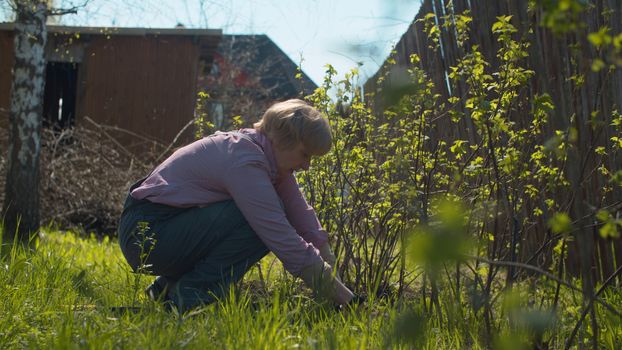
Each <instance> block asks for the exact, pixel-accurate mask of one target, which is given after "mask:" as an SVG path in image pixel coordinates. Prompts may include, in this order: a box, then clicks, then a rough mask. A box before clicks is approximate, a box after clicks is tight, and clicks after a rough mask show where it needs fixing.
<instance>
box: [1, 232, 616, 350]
mask: <svg viewBox="0 0 622 350" xmlns="http://www.w3.org/2000/svg"><path fill="white" fill-rule="evenodd" d="M271 259H273V258H267V259H264V260H263V262H262V264H263V265H262V266H263V267H262V276H263V281H261V279H260V278H259V274H258V270H257V269H254V270H253V272H252V273H251V274H249V276H248V277H247V278H246V279H245V281H244V283H242V285H241V286H238V288H236V289H235V290H232V291H231V293H230V295H229V297H228V298H227V299H225V300H224V301H222V302H220V303H216V304H212V305H209V306H206V307H204V308H201V309H198V310H195V311H193V312H191V313H189V314H186V315H177V314H174V313H169V312H167V311H165V310H164V309H163V308H162V307H161V306H160V305H157V304H155V303H153V302H151V301H150V300H146V299H145V297H144V296H143V293H142V290H143V288H144V287H145V286H146V285H147V284H148V283H150V281H151V279H152V278H151V277H149V276H139V275H136V274H133V273H131V272H130V271H129V268H128V266H127V265H126V263H125V261H124V259H123V257H122V255H121V252H120V250H119V248H118V246H117V244H116V242H115V241H114V240H108V239H104V240H98V239H96V238H94V237H90V238H79V237H78V236H76V235H75V234H73V233H64V232H58V231H46V232H45V233H44V234H43V235H42V237H41V239H40V240H39V242H38V244H37V247H36V249H35V250H25V249H24V248H22V247H19V246H6V245H5V246H4V249H3V254H2V257H1V258H0V263H1V264H0V268H1V270H2V272H0V284H1V286H2V288H0V315H1V316H0V348H18V349H20V348H45V349H51V348H52V349H53V348H57V349H70V348H93V349H108V348H136V349H167V348H169V349H178V348H191V349H206V348H208V349H222V348H229V349H247V348H251V349H271V350H272V349H292V348H303V349H315V348H319V349H381V348H382V349H384V348H404V349H409V348H423V349H468V348H472V349H482V348H486V347H487V345H486V342H485V341H484V337H483V323H482V322H483V321H482V316H481V313H477V312H474V311H472V309H471V308H470V307H468V302H466V301H460V302H457V301H456V300H455V297H452V296H451V295H450V289H449V288H445V289H443V290H446V292H443V294H441V298H440V300H441V308H442V311H443V312H442V315H443V316H442V317H441V318H439V317H438V316H437V315H438V313H433V312H427V313H426V312H423V311H422V310H423V306H422V302H421V300H422V298H421V295H420V293H419V292H417V294H416V295H414V296H413V298H412V300H410V301H400V302H397V303H393V304H390V303H387V302H385V301H379V300H375V301H374V300H371V301H370V302H368V304H367V305H365V306H363V307H359V308H357V309H354V310H346V311H342V312H336V311H335V310H334V309H333V308H332V307H330V306H328V305H325V304H321V303H318V302H316V301H315V300H313V299H312V298H311V297H310V294H309V293H308V291H306V290H304V289H303V288H302V287H301V282H299V281H295V280H293V279H292V278H290V277H288V276H287V275H285V274H282V273H281V270H282V268H281V267H280V264H279V263H278V262H276V263H274V262H273V261H272V260H271ZM606 298H607V300H608V301H609V302H610V303H611V304H612V305H620V303H621V301H622V297H621V295H620V293H619V292H617V293H613V294H611V293H610V294H609V295H607V297H606ZM465 299H466V297H465ZM575 304H576V301H575V300H573V297H572V295H570V294H565V295H564V300H563V305H562V307H563V308H569V307H571V306H572V305H575ZM115 306H138V307H140V310H139V311H138V312H125V313H123V312H116V311H113V310H112V308H113V307H115ZM562 307H560V310H564V311H563V312H565V311H566V310H565V309H563V308H562ZM577 312H579V310H576V311H573V312H568V314H569V315H570V316H569V318H568V319H564V318H563V317H558V320H559V321H558V322H556V323H555V325H554V326H552V328H550V329H548V330H547V331H546V332H545V338H546V339H551V340H550V343H549V345H550V346H551V348H561V347H563V344H564V340H565V336H567V335H568V334H569V332H570V330H571V328H572V326H573V325H574V320H575V319H576V315H575V314H576V313H577ZM599 314H601V315H603V317H602V318H601V320H600V326H601V336H600V340H601V345H602V348H605V349H616V348H617V346H618V345H619V344H620V341H621V340H622V330H621V329H620V326H619V324H620V320H619V319H617V318H616V316H611V315H607V314H606V312H602V311H600V310H599ZM563 315H564V314H563V313H562V314H561V316H563ZM527 316H528V317H533V315H531V316H529V315H527ZM500 319H501V320H502V319H503V316H501V317H500ZM497 325H500V326H499V329H497V330H495V332H494V334H496V336H495V338H498V339H510V340H511V341H510V342H508V341H505V343H504V342H503V341H501V340H495V339H493V340H491V344H495V345H494V346H495V347H497V348H507V349H510V348H521V347H520V345H521V343H522V342H526V341H527V340H528V339H530V333H529V332H526V331H524V330H521V328H520V327H519V326H516V325H513V326H510V325H509V324H508V322H504V321H500V322H498V323H497ZM583 333H586V332H583ZM581 336H583V337H587V336H588V335H587V334H581ZM506 343H507V344H506ZM517 345H518V347H516V346H517Z"/></svg>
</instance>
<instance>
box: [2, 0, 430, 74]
mask: <svg viewBox="0 0 622 350" xmlns="http://www.w3.org/2000/svg"><path fill="white" fill-rule="evenodd" d="M71 1H73V2H74V3H81V2H83V1H84V0H57V1H56V2H57V3H59V4H61V5H63V4H64V3H67V2H71ZM419 6H420V1H419V0H159V1H158V0H89V3H88V6H87V7H86V8H83V9H81V10H79V12H78V14H77V15H67V16H64V17H63V18H62V19H61V22H62V23H63V24H69V25H91V26H123V27H152V28H157V27H161V28H171V27H174V26H175V25H176V24H177V23H183V24H184V25H185V26H186V27H189V28H205V27H208V28H221V29H223V31H224V33H225V34H250V33H257V34H267V35H268V36H269V37H270V38H271V39H272V40H273V41H274V42H275V43H276V44H277V45H278V46H279V47H280V48H281V49H282V50H283V51H284V52H285V53H286V54H288V55H289V56H290V57H291V58H292V60H294V62H296V63H300V61H301V58H302V60H303V61H302V67H303V70H304V71H305V72H306V73H307V74H308V75H309V76H310V77H311V79H313V80H314V81H315V82H316V83H321V81H322V78H323V76H324V72H325V68H324V65H325V64H326V63H330V64H332V65H333V66H334V67H335V68H336V69H337V71H338V72H339V73H340V75H343V74H344V73H346V72H347V71H349V70H350V69H351V68H352V67H355V66H357V62H361V63H363V66H362V67H361V68H360V71H361V83H363V82H364V81H365V80H366V79H367V77H369V76H371V75H373V74H374V73H375V72H376V70H377V69H378V67H379V65H380V64H381V63H382V62H383V61H384V59H385V58H386V57H387V55H388V54H389V52H390V50H391V48H392V47H393V45H394V44H395V43H396V42H397V41H398V40H399V38H400V37H401V35H402V34H403V33H404V32H405V31H406V29H407V28H408V25H409V24H410V22H411V21H412V20H413V18H414V17H415V15H416V13H417V11H418V9H419ZM5 17H6V14H5Z"/></svg>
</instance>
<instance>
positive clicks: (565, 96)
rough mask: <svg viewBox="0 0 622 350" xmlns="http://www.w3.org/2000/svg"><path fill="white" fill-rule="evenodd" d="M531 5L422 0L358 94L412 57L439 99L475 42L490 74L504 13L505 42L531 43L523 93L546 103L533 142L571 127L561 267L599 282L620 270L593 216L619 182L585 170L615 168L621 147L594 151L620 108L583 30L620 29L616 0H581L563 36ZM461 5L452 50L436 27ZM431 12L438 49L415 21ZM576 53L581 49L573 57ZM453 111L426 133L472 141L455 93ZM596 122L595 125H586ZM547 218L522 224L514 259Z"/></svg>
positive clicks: (518, 112)
mask: <svg viewBox="0 0 622 350" xmlns="http://www.w3.org/2000/svg"><path fill="white" fill-rule="evenodd" d="M536 3H538V4H537V5H536V6H535V8H531V9H528V1H523V0H503V1H493V0H477V1H472V0H424V1H423V2H422V5H421V8H420V11H419V13H418V14H417V16H416V18H415V20H414V21H413V22H412V24H411V25H410V27H409V28H408V31H407V32H406V33H405V34H404V35H403V36H402V38H401V40H400V41H399V42H398V44H397V45H396V47H395V53H394V54H393V56H392V59H394V60H395V64H394V65H391V64H388V63H385V65H383V67H382V68H381V69H380V70H379V71H378V72H377V73H376V76H374V77H373V78H372V79H370V80H369V81H368V82H367V83H366V85H365V91H366V92H370V91H377V88H378V85H379V83H378V78H379V77H380V76H385V77H386V78H385V80H384V82H383V83H382V86H383V87H385V88H386V87H387V86H391V84H394V83H396V82H397V81H398V80H399V79H401V78H400V77H398V76H397V74H393V75H392V74H391V72H390V71H391V70H395V69H396V67H402V68H403V67H409V66H410V65H411V63H410V55H411V54H416V55H418V56H419V58H420V61H419V63H418V65H419V68H421V69H423V70H424V71H425V72H426V73H427V75H428V77H429V78H430V79H431V80H432V81H433V82H434V84H435V88H436V90H437V91H436V92H437V93H439V94H440V95H441V96H442V97H443V98H444V100H447V99H448V98H449V97H452V96H456V97H464V96H466V95H467V91H466V88H465V84H464V82H457V83H452V84H450V83H449V80H448V78H447V77H448V75H449V74H450V72H451V70H450V67H452V66H455V65H456V64H457V63H458V61H459V60H460V58H461V57H463V56H464V54H465V52H463V51H464V50H465V49H470V48H471V47H473V45H478V47H479V51H480V52H481V53H482V54H483V56H484V57H485V60H486V61H487V62H489V63H490V66H489V67H488V68H487V69H489V70H490V72H495V71H497V69H498V67H499V64H500V62H499V60H498V58H497V56H496V55H497V50H498V49H499V47H498V45H499V44H498V43H497V40H496V37H495V35H493V33H492V30H491V28H492V25H493V23H495V22H496V21H497V20H498V19H497V17H498V16H506V15H511V16H512V18H511V23H512V25H514V26H515V27H516V28H517V30H518V31H517V33H515V35H514V38H515V39H517V40H519V39H520V40H523V41H527V42H529V43H530V46H529V47H528V53H529V56H528V57H527V58H526V60H525V64H524V66H525V67H528V68H529V69H531V70H533V71H534V72H535V74H534V76H533V78H531V79H530V81H529V84H528V87H527V88H526V89H525V91H524V93H525V94H527V98H528V99H529V101H532V98H533V97H534V96H536V95H541V94H543V93H548V94H549V95H550V96H551V98H552V100H553V103H554V105H555V110H554V111H553V112H552V113H551V115H550V120H549V121H548V124H547V126H546V129H547V130H546V131H545V133H543V135H541V139H540V140H539V142H540V144H544V143H545V142H546V140H547V139H548V138H550V137H551V136H552V135H553V134H554V132H555V130H568V129H569V127H574V128H576V131H577V135H578V136H577V138H578V139H577V142H576V152H572V153H573V154H571V155H570V156H569V158H568V162H567V164H566V169H565V175H566V177H567V179H568V181H569V182H570V184H571V185H570V188H571V191H570V192H569V193H560V194H559V198H557V199H558V200H560V202H563V203H567V207H566V209H567V212H568V213H569V214H570V217H571V218H573V219H574V225H575V227H579V233H577V234H576V237H577V238H578V239H576V240H575V242H574V243H572V244H570V246H569V255H568V259H567V263H566V267H567V268H568V270H569V272H571V273H579V272H580V273H581V275H584V276H585V274H589V275H591V276H593V277H594V278H596V279H600V280H602V279H604V278H607V276H609V275H610V274H611V273H612V272H613V271H615V269H616V268H617V267H618V266H620V264H621V262H622V240H621V239H619V238H618V239H613V240H612V239H607V240H605V239H602V238H599V235H598V227H599V225H598V222H597V220H596V219H595V217H594V215H595V212H596V211H597V210H598V209H600V208H608V209H610V210H612V211H613V212H614V213H615V212H617V213H618V214H620V211H621V209H622V206H621V205H620V202H621V201H622V191H621V189H620V187H619V186H614V187H615V188H614V189H613V190H611V191H603V190H602V189H603V187H604V186H605V185H607V183H608V181H609V177H607V176H604V175H602V174H598V173H597V172H595V171H594V170H595V169H597V168H598V167H599V166H600V165H603V166H604V167H606V168H607V169H610V170H611V169H613V171H614V172H615V171H616V170H620V169H622V159H621V156H620V154H621V152H616V153H613V154H611V155H609V156H608V157H600V156H596V154H595V152H594V150H595V149H596V148H597V147H599V146H606V145H607V144H608V143H609V144H610V141H609V140H610V139H611V137H613V136H620V135H616V134H614V133H615V132H616V131H613V128H611V127H608V126H609V124H610V123H611V116H612V113H614V111H616V110H617V111H618V112H620V111H621V107H622V67H620V66H618V67H617V69H614V70H613V71H610V70H609V69H602V70H600V71H598V72H594V71H592V70H591V69H590V67H591V62H593V59H594V58H596V57H597V56H598V55H599V54H601V55H602V52H601V53H598V52H597V51H596V49H595V48H594V46H593V45H592V44H590V42H589V41H588V34H589V33H593V32H597V31H598V30H599V29H601V28H602V27H603V26H607V27H608V28H609V30H610V33H612V34H614V35H615V34H618V33H621V32H622V1H620V0H598V1H588V2H583V3H587V5H586V8H584V9H583V10H582V11H581V12H580V14H579V16H580V17H579V18H578V19H579V21H578V22H580V26H579V27H578V28H576V29H573V30H568V31H565V32H563V33H558V32H553V30H552V29H551V28H552V27H547V26H545V25H543V23H544V20H545V16H546V15H547V12H546V11H545V10H544V9H543V8H541V7H540V5H539V3H540V2H536ZM552 3H555V2H552ZM464 11H469V12H470V16H471V17H472V19H473V21H472V22H471V23H470V24H469V26H470V28H469V29H470V37H469V39H468V42H467V44H466V45H464V46H462V47H461V46H459V45H458V41H457V38H456V31H454V30H453V29H452V26H445V25H444V24H445V22H446V21H453V20H454V19H455V16H453V14H460V13H463V12H464ZM430 13H432V14H435V17H434V20H435V21H436V24H437V26H438V28H439V29H440V37H439V47H438V48H437V49H436V50H435V49H432V48H431V47H430V44H431V43H430V40H429V38H428V35H427V34H426V31H425V27H424V19H425V17H426V15H427V14H430ZM562 20H563V19H562ZM568 20H570V19H568ZM463 48H465V49H463ZM572 50H575V52H573V51H572ZM576 50H580V52H579V53H578V54H577V52H576ZM577 57H578V58H577ZM387 62H388V61H387ZM618 64H620V63H619V62H618ZM387 71H389V72H387ZM398 71H399V69H398ZM577 72H585V74H584V79H585V81H584V83H583V84H582V85H581V84H576V81H574V80H573V77H576V75H577ZM371 98H373V101H372V102H373V104H374V106H376V108H378V109H380V110H381V109H382V108H383V104H384V103H385V102H384V100H383V96H382V95H375V96H372V97H371ZM531 107H532V106H531V103H528V104H526V105H522V106H517V107H516V108H515V109H514V110H512V111H510V112H509V113H510V115H509V119H510V120H512V121H514V122H517V123H529V122H530V120H529V118H530V117H531V113H530V108H531ZM452 108H456V109H457V110H459V111H461V112H463V113H464V115H465V116H466V117H465V118H463V119H462V120H461V121H460V122H459V123H458V124H456V123H453V122H451V121H449V120H448V118H445V119H440V120H438V121H437V122H436V123H438V124H437V125H436V128H435V130H436V131H435V134H434V135H431V137H432V138H437V139H438V138H441V139H444V140H448V141H450V142H451V141H452V140H455V139H462V140H469V141H470V142H471V143H472V144H475V142H477V140H478V139H479V136H478V135H477V133H476V130H475V128H474V127H473V121H472V120H471V118H470V117H469V110H468V109H467V108H465V105H464V99H462V101H461V102H459V103H458V104H457V105H456V106H452ZM593 112H597V114H596V115H595V114H594V113H593ZM595 120H596V121H597V122H599V123H601V125H604V127H601V128H594V127H593V123H594V121H595ZM602 123H604V124H602ZM523 125H524V124H523ZM609 147H610V146H608V148H607V149H609ZM557 199H556V200H557ZM532 209H533V208H528V207H527V206H525V207H524V208H522V210H523V211H525V212H524V213H522V214H523V217H528V216H529V215H530V214H531V213H528V212H526V211H527V210H532ZM546 220H547V215H543V216H542V217H541V218H539V219H538V222H537V224H536V225H533V226H530V227H529V228H528V227H526V226H523V227H522V228H521V232H520V235H521V253H520V254H519V259H521V260H522V261H526V260H527V257H528V256H531V255H530V254H532V253H533V252H534V251H537V250H538V249H540V248H541V247H542V245H543V244H545V242H546V241H547V237H550V232H549V231H547V225H546ZM586 237H587V238H586ZM549 244H550V242H549ZM588 260H589V261H591V264H589V265H590V266H585V265H586V264H581V263H580V262H581V261H588Z"/></svg>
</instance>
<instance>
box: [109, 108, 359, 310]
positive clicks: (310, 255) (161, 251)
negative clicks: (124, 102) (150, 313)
mask: <svg viewBox="0 0 622 350" xmlns="http://www.w3.org/2000/svg"><path fill="white" fill-rule="evenodd" d="M331 146H332V137H331V133H330V128H329V125H328V121H327V120H326V119H325V118H324V117H323V116H322V115H321V114H320V113H319V112H318V111H317V110H316V109H314V108H313V107H311V106H309V105H308V104H306V103H305V102H304V101H301V100H288V101H285V102H281V103H276V104H274V105H273V106H271V107H270V108H269V109H268V110H267V111H266V112H265V114H264V115H263V117H262V119H261V120H260V121H259V122H258V123H256V124H255V125H254V129H242V130H239V131H236V132H217V133H215V134H213V135H210V136H208V137H205V138H203V139H201V140H198V141H195V142H193V143H191V144H189V145H187V146H185V147H183V148H181V149H179V150H177V151H176V152H174V153H173V154H172V155H171V156H170V157H169V158H168V159H166V160H165V161H164V162H163V163H162V164H160V165H159V166H158V167H156V168H155V170H153V172H152V173H151V174H150V175H149V176H147V177H146V178H145V179H143V180H141V181H139V182H137V183H136V184H134V185H133V186H132V187H131V188H130V193H129V195H128V197H127V200H126V202H125V205H124V209H123V214H122V216H121V220H120V223H119V244H120V245H121V250H122V251H123V254H124V256H125V258H126V259H127V261H128V263H129V264H130V266H131V267H132V269H134V271H136V272H148V273H151V274H154V275H158V277H157V278H156V280H155V281H154V283H153V284H151V285H150V286H149V287H148V288H147V290H146V292H147V294H148V295H149V296H150V297H151V298H154V299H160V300H167V301H170V302H171V303H173V304H174V305H175V306H176V307H177V309H178V310H180V311H185V310H188V309H190V308H193V307H196V306H199V305H203V304H208V303H210V302H212V301H214V300H215V298H220V297H222V296H223V293H224V291H225V290H226V289H227V288H228V286H229V285H230V284H231V283H234V282H236V281H238V280H239V279H240V278H242V276H243V275H244V274H245V273H246V271H247V270H248V269H249V268H250V267H251V266H252V265H253V264H255V263H256V262H258V261H259V260H260V259H261V258H262V257H264V256H265V255H266V254H267V253H268V252H269V251H272V252H273V253H274V254H275V255H276V256H277V257H278V258H279V260H281V262H282V263H283V265H284V267H285V269H286V270H287V271H289V272H290V273H291V274H293V275H294V276H299V277H301V278H302V279H303V281H304V282H305V283H306V285H307V286H309V287H311V288H312V289H314V291H315V292H317V293H319V294H320V295H323V296H325V297H326V298H329V299H330V300H333V301H334V302H335V303H337V304H339V305H343V304H347V303H348V302H350V301H351V300H352V299H353V293H352V292H351V291H350V290H349V289H348V288H346V287H345V286H344V285H343V284H342V283H341V282H340V281H339V279H338V278H336V277H335V275H334V274H332V266H333V265H334V264H335V256H334V254H333V253H332V251H331V249H330V247H329V245H328V243H327V240H328V235H327V233H326V232H325V231H324V230H323V229H322V227H321V225H320V223H319V221H318V219H317V215H316V214H315V211H314V210H313V208H311V207H310V206H309V205H308V204H307V202H306V201H305V199H304V197H303V195H302V193H301V192H300V190H299V188H298V185H297V183H296V179H295V177H294V175H293V173H294V171H299V170H307V169H308V168H309V163H310V161H311V157H312V156H320V155H324V154H326V153H328V151H329V150H330V148H331Z"/></svg>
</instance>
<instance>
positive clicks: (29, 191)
mask: <svg viewBox="0 0 622 350" xmlns="http://www.w3.org/2000/svg"><path fill="white" fill-rule="evenodd" d="M14 6H15V7H14V9H15V12H16V20H15V32H14V33H15V34H14V35H15V37H14V46H15V65H14V67H13V83H12V86H11V110H10V116H9V118H10V124H11V126H10V131H9V146H8V157H7V158H8V170H7V178H6V188H5V198H4V206H3V213H2V214H3V218H4V223H5V226H4V233H5V235H4V236H5V237H9V238H16V239H19V240H21V241H28V240H29V239H30V237H31V235H32V234H33V233H35V232H36V231H37V230H38V228H39V153H40V150H41V123H42V115H43V91H44V85H45V80H44V79H45V76H44V73H45V43H46V40H47V29H46V24H45V22H46V18H47V11H48V7H47V4H46V2H45V1H44V0H18V1H15V3H14Z"/></svg>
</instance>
